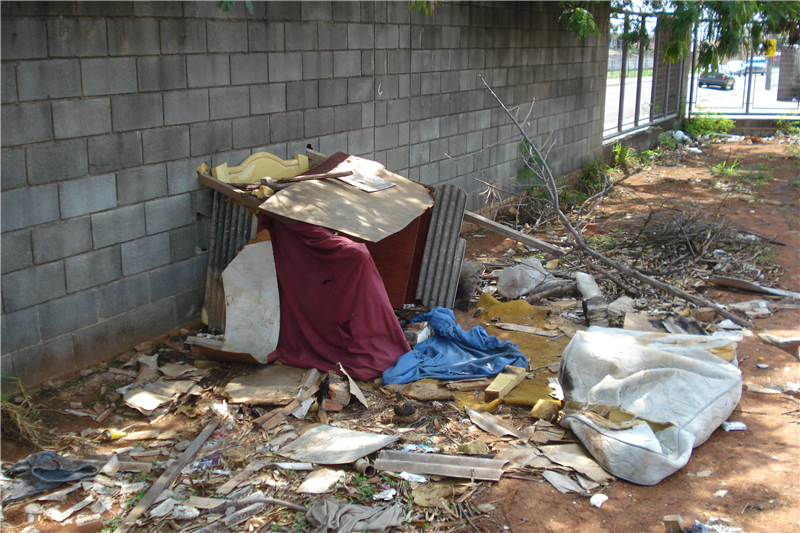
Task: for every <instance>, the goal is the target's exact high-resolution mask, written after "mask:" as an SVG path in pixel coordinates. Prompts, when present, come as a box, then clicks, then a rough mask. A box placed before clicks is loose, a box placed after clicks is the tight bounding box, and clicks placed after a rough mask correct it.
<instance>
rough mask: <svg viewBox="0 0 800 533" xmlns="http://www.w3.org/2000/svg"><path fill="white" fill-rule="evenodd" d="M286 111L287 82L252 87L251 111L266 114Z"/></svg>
mask: <svg viewBox="0 0 800 533" xmlns="http://www.w3.org/2000/svg"><path fill="white" fill-rule="evenodd" d="M284 111H286V84H285V83H270V84H267V85H253V86H251V87H250V113H252V114H253V115H265V114H268V113H282V112H284Z"/></svg>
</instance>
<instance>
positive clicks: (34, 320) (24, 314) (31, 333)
mask: <svg viewBox="0 0 800 533" xmlns="http://www.w3.org/2000/svg"><path fill="white" fill-rule="evenodd" d="M0 325H2V335H1V336H0V341H1V342H2V349H3V353H4V354H7V353H9V352H15V351H17V350H21V349H22V348H25V347H27V346H30V345H31V344H36V343H37V342H39V314H38V312H37V310H36V308H35V307H30V308H28V309H23V310H22V311H17V312H16V313H8V314H5V315H3V320H1V321H0Z"/></svg>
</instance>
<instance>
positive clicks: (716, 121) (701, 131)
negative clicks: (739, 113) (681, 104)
mask: <svg viewBox="0 0 800 533" xmlns="http://www.w3.org/2000/svg"><path fill="white" fill-rule="evenodd" d="M735 125H736V123H735V122H734V121H733V120H731V119H728V118H725V117H723V116H722V115H720V114H719V113H712V112H711V111H703V112H701V113H699V114H697V115H695V116H694V117H692V118H687V119H686V120H685V121H684V123H683V129H684V131H685V132H686V134H687V135H689V137H691V138H693V139H696V138H697V137H700V136H701V135H710V136H711V138H714V137H716V135H717V134H718V133H728V132H729V131H730V130H732V129H733V127H734V126H735Z"/></svg>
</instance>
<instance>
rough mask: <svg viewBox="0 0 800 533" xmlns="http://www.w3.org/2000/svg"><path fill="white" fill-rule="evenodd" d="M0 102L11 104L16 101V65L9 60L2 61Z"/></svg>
mask: <svg viewBox="0 0 800 533" xmlns="http://www.w3.org/2000/svg"><path fill="white" fill-rule="evenodd" d="M0 82H2V86H0V103H3V104H13V103H14V102H16V101H17V66H16V65H15V64H14V63H12V62H11V61H6V62H3V65H2V73H0Z"/></svg>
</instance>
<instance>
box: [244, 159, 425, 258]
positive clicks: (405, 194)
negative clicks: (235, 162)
mask: <svg viewBox="0 0 800 533" xmlns="http://www.w3.org/2000/svg"><path fill="white" fill-rule="evenodd" d="M347 162H348V161H347V159H345V161H344V162H343V164H346V163H347ZM338 170H339V169H338V167H334V168H333V169H330V170H329V171H330V172H338ZM373 172H374V173H375V175H377V176H378V177H380V178H383V179H385V180H387V181H391V182H393V183H394V184H395V186H394V187H390V188H388V189H384V190H382V191H376V192H372V193H367V192H364V191H362V190H359V189H356V188H355V187H352V186H351V185H348V184H346V183H342V182H341V181H339V180H338V179H332V180H317V181H304V182H300V183H297V184H296V185H292V186H291V187H288V188H286V189H283V190H281V191H278V192H277V193H275V194H274V195H273V196H272V197H270V198H269V199H268V200H267V201H265V202H264V203H262V204H261V206H260V207H259V209H260V210H261V211H263V212H265V213H267V214H269V215H275V216H282V217H286V218H289V219H292V220H297V221H300V222H307V223H309V224H314V225H316V226H322V227H326V228H330V229H332V230H335V231H340V232H342V233H345V234H347V235H349V236H351V237H355V238H357V239H362V240H364V241H369V242H377V241H380V240H381V239H383V238H385V237H388V236H389V235H392V234H394V233H397V232H398V231H400V230H402V229H403V228H405V227H406V226H408V225H409V224H410V223H411V221H413V220H414V219H415V218H417V217H418V216H420V215H421V214H422V213H424V212H425V210H426V209H428V208H429V207H431V206H432V205H433V200H432V198H431V196H430V194H429V193H428V190H427V189H426V188H425V187H424V186H423V185H421V184H419V183H416V182H414V181H411V180H409V179H406V178H404V177H402V176H399V175H397V174H394V173H392V172H389V171H388V170H386V169H383V168H378V169H374V170H373Z"/></svg>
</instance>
